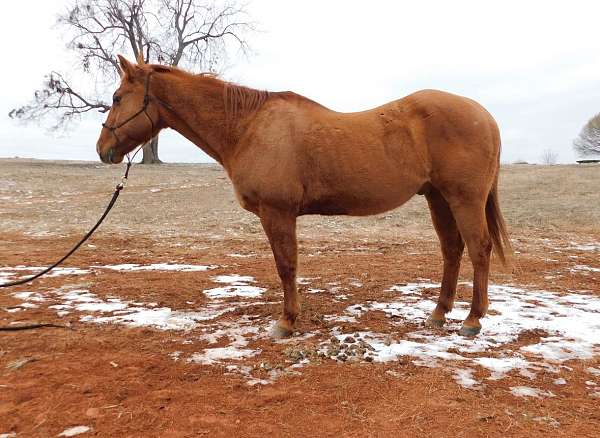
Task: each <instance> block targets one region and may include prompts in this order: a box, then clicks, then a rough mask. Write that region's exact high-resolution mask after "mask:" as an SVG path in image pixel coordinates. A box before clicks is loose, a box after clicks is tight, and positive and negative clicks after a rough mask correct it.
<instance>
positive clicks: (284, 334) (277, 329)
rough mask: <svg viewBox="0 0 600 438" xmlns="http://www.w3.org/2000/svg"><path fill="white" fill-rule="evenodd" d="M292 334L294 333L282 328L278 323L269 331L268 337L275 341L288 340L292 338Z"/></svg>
mask: <svg viewBox="0 0 600 438" xmlns="http://www.w3.org/2000/svg"><path fill="white" fill-rule="evenodd" d="M292 333H294V332H293V331H292V330H290V329H288V328H286V327H282V326H281V325H279V323H276V324H274V325H273V327H271V330H269V335H271V337H272V338H275V339H284V338H289V337H290V336H292Z"/></svg>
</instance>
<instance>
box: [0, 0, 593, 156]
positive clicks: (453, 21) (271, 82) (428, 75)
mask: <svg viewBox="0 0 600 438" xmlns="http://www.w3.org/2000/svg"><path fill="white" fill-rule="evenodd" d="M69 3H70V1H64V0H55V1H50V0H46V1H44V0H33V1H15V2H2V4H1V6H0V11H1V12H2V16H3V17H5V19H4V20H3V25H2V26H1V27H0V38H1V40H2V42H3V43H2V52H3V55H4V56H3V57H4V60H5V61H4V64H3V66H2V68H1V69H0V79H1V80H0V85H1V87H0V96H1V97H2V98H1V99H0V156H1V157H12V156H20V157H34V158H52V159H86V160H97V156H96V153H95V142H96V139H97V136H98V133H99V129H100V122H101V118H99V117H98V116H94V117H89V118H87V119H85V120H83V121H82V122H81V123H80V124H79V125H78V126H77V127H76V128H75V129H73V130H71V131H70V132H68V133H67V135H66V136H63V137H61V138H57V137H56V136H55V135H50V134H48V133H47V132H46V131H45V130H44V128H42V127H38V126H35V125H28V126H26V127H24V126H22V125H19V124H17V123H15V122H14V121H12V120H11V119H9V118H8V116H7V113H8V112H9V111H10V109H11V108H14V107H15V106H18V105H19V104H23V103H26V102H27V101H28V100H29V98H30V97H31V95H32V92H33V90H34V89H35V88H36V87H39V85H40V84H41V81H42V79H43V76H44V74H45V73H47V72H48V71H50V70H57V71H65V70H66V71H71V70H73V59H72V58H69V56H68V54H67V53H66V52H65V41H64V39H63V38H62V37H61V34H60V30H59V29H56V28H55V27H54V23H55V20H56V14H57V13H59V12H61V11H63V10H64V8H65V6H66V5H67V4H69ZM248 10H249V12H250V14H251V16H252V18H253V19H254V20H255V21H256V22H258V23H259V27H260V29H261V30H262V32H260V33H258V34H255V35H254V36H253V37H252V38H251V40H250V43H251V46H252V48H253V49H254V52H255V54H254V55H253V56H251V57H250V58H248V59H239V60H238V62H237V64H236V65H235V66H234V67H232V68H230V69H229V70H228V71H227V72H226V75H225V78H226V79H230V80H234V81H236V82H238V83H241V84H244V85H248V86H252V87H256V88H263V89H268V90H273V91H276V90H293V91H296V92H297V93H300V94H303V95H305V96H307V97H310V98H312V99H314V100H316V101H318V102H320V103H322V104H324V105H326V106H328V107H330V108H332V109H335V110H337V111H358V110H363V109H367V108H371V107H374V106H377V105H380V104H382V103H384V102H387V101H390V100H393V99H397V98H399V97H402V96H405V95H407V94H410V93H412V92H414V91H416V90H419V89H422V88H436V89H441V90H446V91H450V92H453V93H457V94H461V95H464V96H468V97H471V98H473V99H475V100H477V101H479V102H480V103H481V104H483V105H484V106H485V107H486V108H487V109H488V110H489V111H490V112H491V113H492V114H493V115H494V117H495V118H496V120H497V122H498V124H499V126H500V130H501V132H502V139H503V156H502V161H504V162H513V161H515V160H527V161H530V162H536V161H539V160H540V156H541V154H542V151H543V150H545V149H551V150H553V151H555V152H556V153H558V154H559V160H560V161H561V162H572V161H573V160H574V159H575V155H574V153H573V151H572V148H571V143H572V140H573V139H574V138H575V137H576V136H577V134H578V133H579V131H580V129H581V127H582V125H583V124H584V123H585V122H586V121H587V120H588V119H589V118H590V117H592V116H593V115H594V114H596V113H598V112H600V34H599V32H598V29H599V26H598V17H600V2H598V1H569V2H566V1H526V2H525V1H523V0H521V1H512V0H503V1H495V2H492V1H474V0H473V1H457V0H453V1H418V2H408V1H406V2H404V1H377V0H370V1H364V0H363V1H353V0H335V1H332V0H328V1H324V0H319V1H314V0H303V1H285V0H253V2H252V3H250V4H249V7H248ZM115 87H116V84H115ZM159 150H160V153H161V158H162V159H163V160H165V161H170V162H175V161H177V162H195V161H210V159H209V158H208V157H207V156H206V155H205V154H204V153H202V152H201V151H200V150H198V149H197V148H196V147H195V146H194V145H193V144H191V143H189V142H187V141H186V140H185V139H183V138H182V137H181V136H179V135H178V134H177V133H174V132H172V131H171V132H168V133H166V134H165V135H163V136H162V137H161V143H160V149H159Z"/></svg>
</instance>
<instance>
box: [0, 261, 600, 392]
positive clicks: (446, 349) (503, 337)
mask: <svg viewBox="0 0 600 438" xmlns="http://www.w3.org/2000/svg"><path fill="white" fill-rule="evenodd" d="M96 268H98V267H92V269H96ZM100 268H103V269H104V268H105V269H116V270H123V271H132V270H139V271H145V270H164V271H184V272H189V271H208V270H210V269H213V268H215V266H212V265H208V266H205V265H182V264H168V263H157V264H151V265H138V264H126V265H109V266H103V267H100ZM28 269H36V268H26V267H23V266H18V267H14V268H6V267H5V268H0V273H2V274H6V275H4V276H14V275H17V273H19V272H22V271H26V270H28ZM67 269H68V270H70V271H69V272H70V273H77V274H80V273H82V272H90V271H89V269H79V268H65V271H62V272H67ZM59 272H61V271H59ZM59 275H60V274H59ZM62 275H66V274H62ZM211 280H212V281H213V282H214V283H215V286H216V287H214V288H209V289H206V290H204V291H203V294H204V295H205V296H206V297H208V298H209V301H208V302H206V303H204V304H202V305H196V306H194V301H188V302H187V303H188V305H189V307H190V308H186V309H179V310H174V309H171V308H169V307H158V305H157V304H156V303H141V302H135V301H127V300H124V299H121V298H119V297H116V296H108V297H100V296H98V295H96V294H94V293H92V292H90V290H89V289H87V287H83V286H77V285H71V286H64V287H62V288H58V289H52V290H45V291H40V290H37V289H31V290H29V291H24V292H18V293H14V294H13V297H15V298H17V299H19V300H21V301H22V303H20V304H18V305H16V306H13V307H11V308H8V309H5V310H6V311H8V312H16V311H24V310H26V309H27V308H34V307H39V306H48V308H50V309H52V310H55V311H56V312H57V315H58V316H65V315H67V314H69V313H71V312H75V311H77V312H80V313H83V315H81V314H78V316H79V318H80V320H81V321H82V322H88V323H98V324H108V323H111V324H123V325H127V326H131V327H144V326H148V327H154V328H157V329H161V330H179V331H189V330H192V329H196V330H195V331H194V332H192V333H191V334H190V335H189V336H191V337H190V338H189V339H188V341H189V342H190V343H198V344H199V346H200V347H201V349H200V350H199V351H197V352H196V353H193V354H191V355H190V354H188V356H187V357H185V358H184V357H182V356H181V353H178V354H177V355H176V356H174V357H173V358H174V360H176V359H180V358H181V359H185V360H187V361H189V362H194V363H199V364H204V365H213V364H218V363H224V364H230V363H231V362H232V361H233V362H236V361H240V360H241V359H245V358H252V357H259V356H260V354H261V350H260V349H257V348H252V346H251V345H252V344H251V343H252V342H253V341H257V340H260V339H263V338H265V337H266V336H267V332H268V326H269V325H270V322H269V321H268V320H266V319H265V318H264V317H262V318H261V317H258V316H256V317H253V318H251V317H250V316H243V317H235V319H233V320H231V319H229V318H228V319H227V321H218V322H217V321H216V320H217V318H219V317H220V316H222V315H225V314H227V313H231V312H234V311H235V310H237V309H240V308H243V307H247V306H258V305H265V304H267V303H264V302H259V301H257V300H256V299H257V298H259V297H261V296H262V294H263V293H264V292H265V291H266V289H265V288H263V287H260V286H258V285H256V280H255V279H254V278H253V277H251V276H247V275H238V274H235V273H231V274H228V275H217V276H214V277H211ZM316 280H318V279H316V278H300V279H299V281H298V282H299V283H300V284H302V285H307V284H310V287H308V286H306V287H305V288H304V289H308V292H309V293H319V294H321V293H326V292H327V293H330V294H331V298H332V300H335V297H336V296H337V297H338V298H340V299H341V297H342V295H339V294H338V295H336V294H337V293H338V292H339V291H340V290H347V288H345V287H344V286H342V282H341V281H336V282H330V283H326V284H315V285H314V286H313V284H312V283H313V282H315V283H316ZM349 282H350V283H349V284H351V283H353V284H352V287H355V288H357V287H361V285H360V283H359V282H358V281H357V280H356V279H349ZM461 284H462V285H468V286H469V287H470V284H469V283H461ZM439 286H440V285H439V284H437V283H431V282H430V281H428V280H422V281H418V282H414V283H408V284H403V285H393V286H391V287H390V288H388V289H386V291H387V292H391V293H394V294H395V297H394V298H393V299H391V300H389V301H368V302H366V303H357V304H352V305H349V306H346V308H345V310H344V311H343V312H340V313H337V314H336V313H333V314H327V315H324V316H323V320H324V321H326V322H329V323H332V324H336V326H334V327H333V328H332V329H331V330H330V335H328V336H331V339H329V340H328V341H321V343H320V344H319V346H318V353H319V354H320V355H321V356H326V357H330V358H331V359H334V360H336V361H338V362H343V361H369V362H388V361H395V360H398V359H399V358H400V357H407V358H410V360H412V362H413V363H414V364H416V365H418V366H427V367H443V368H446V369H448V370H449V372H450V373H451V374H452V376H453V377H454V379H455V380H456V381H457V383H458V384H459V385H461V386H464V387H466V388H470V389H474V390H478V389H481V388H482V387H483V386H485V384H486V381H496V380H500V379H503V378H505V377H506V376H508V375H509V374H511V375H514V374H518V375H520V376H523V377H525V378H527V379H530V380H531V382H532V384H533V383H534V382H535V379H536V376H537V374H539V373H554V374H556V378H555V379H554V383H555V384H556V385H565V384H568V380H569V379H568V370H569V369H568V367H566V366H564V365H563V363H564V362H565V361H567V360H572V359H581V360H588V359H593V358H595V357H597V356H598V355H600V318H598V315H599V314H600V298H599V297H596V296H593V295H589V294H585V293H574V292H569V293H566V294H565V293H563V294H558V293H555V292H550V291H544V290H526V289H524V288H521V287H516V286H511V285H490V287H489V297H490V307H489V310H490V311H489V314H488V316H486V318H485V319H483V320H482V323H483V330H482V332H481V334H480V335H479V336H478V337H476V338H474V339H470V338H465V337H462V336H460V335H458V333H457V331H458V328H459V327H460V324H461V322H462V320H463V319H464V318H465V317H466V315H467V313H468V311H469V307H470V303H467V302H464V301H458V302H456V304H455V309H454V310H453V311H452V312H451V313H450V314H449V315H448V322H447V324H446V328H445V329H443V330H433V329H428V328H425V327H424V322H425V320H426V318H427V317H428V315H429V314H430V313H431V311H432V310H433V308H434V307H435V302H434V301H433V299H431V298H429V297H428V295H431V293H429V292H428V291H429V290H431V289H437V288H439ZM434 295H437V294H434ZM343 297H344V298H345V299H348V295H343ZM234 298H235V299H234ZM270 304H272V303H270ZM368 312H383V313H384V314H385V315H386V316H387V317H388V318H389V329H386V330H384V331H383V332H376V331H369V330H365V329H364V325H361V318H362V317H363V316H364V315H365V314H367V313H368ZM337 324H343V326H344V331H342V330H341V329H340V328H339V326H337ZM352 326H356V330H354V331H353V330H352ZM361 328H362V330H361ZM398 328H401V329H402V330H400V331H398V330H397V329H398ZM407 328H408V329H409V330H408V331H407V330H406V329H407ZM198 329H199V330H200V331H201V333H200V334H198V333H197V330H198ZM305 335H306V336H304V337H296V338H292V340H293V341H294V342H295V343H296V344H301V343H302V342H304V341H307V340H308V339H309V338H311V337H313V336H315V335H318V333H317V332H309V333H306V334H305ZM321 335H322V334H321ZM321 338H322V336H321ZM316 339H318V337H317V338H316ZM517 340H519V344H518V345H517V346H515V344H514V342H515V341H517ZM307 342H313V341H307ZM312 345H313V348H314V342H313V344H312ZM180 356H181V357H180ZM305 359H306V358H305V357H303V360H305ZM229 371H230V372H236V373H238V374H240V375H242V376H244V377H245V378H247V379H250V380H249V382H250V381H251V382H252V384H259V383H260V384H265V383H269V382H271V381H272V380H273V379H274V378H276V376H277V375H278V373H276V372H274V373H269V374H268V375H269V376H270V377H269V379H266V380H265V379H256V378H255V377H253V372H252V369H248V368H247V367H246V365H239V366H237V367H234V368H232V369H231V370H229ZM280 371H281V370H280ZM284 371H285V370H284ZM284 371H282V372H284ZM288 371H289V370H288ZM586 372H588V373H589V374H590V376H591V379H595V378H597V377H598V376H600V369H598V368H593V367H588V368H587V369H586ZM565 373H567V374H565ZM263 375H264V373H263ZM564 377H567V379H564ZM590 381H593V380H590ZM589 388H590V396H594V394H596V393H598V389H599V388H598V385H596V384H594V385H589ZM510 390H511V392H512V394H514V395H515V396H522V397H548V396H550V395H549V394H550V393H548V392H544V391H541V390H537V389H536V388H533V387H531V388H530V387H528V386H523V387H513V388H511V389H510Z"/></svg>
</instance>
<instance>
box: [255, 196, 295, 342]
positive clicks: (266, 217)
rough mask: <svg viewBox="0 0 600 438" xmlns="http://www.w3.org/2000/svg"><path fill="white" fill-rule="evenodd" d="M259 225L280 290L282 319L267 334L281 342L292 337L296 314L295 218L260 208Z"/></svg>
mask: <svg viewBox="0 0 600 438" xmlns="http://www.w3.org/2000/svg"><path fill="white" fill-rule="evenodd" d="M259 216H260V221H261V223H262V226H263V228H264V230H265V233H266V234H267V237H268V238H269V243H270V244H271V250H272V251H273V256H274V257H275V264H276V265H277V272H278V273H279V278H281V284H282V286H283V315H282V316H281V318H280V319H279V321H277V324H275V326H274V327H273V329H272V331H271V334H272V335H273V336H274V337H277V338H281V337H286V336H289V335H291V334H292V332H293V331H294V326H295V324H296V318H297V317H298V313H299V312H300V300H299V298H298V291H297V289H296V267H297V264H298V246H297V243H296V215H295V214H292V213H289V212H286V211H282V210H280V209H276V208H271V207H263V206H261V208H260V212H259Z"/></svg>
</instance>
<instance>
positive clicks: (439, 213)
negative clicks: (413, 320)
mask: <svg viewBox="0 0 600 438" xmlns="http://www.w3.org/2000/svg"><path fill="white" fill-rule="evenodd" d="M425 197H426V198H427V203H428V204H429V210H430V212H431V220H432V221H433V226H434V228H435V231H436V232H437V235H438V237H439V239H440V244H441V247H442V256H443V257H444V273H443V276H442V286H441V290H440V297H439V299H438V303H437V306H436V307H435V310H434V311H433V313H432V314H431V315H430V316H429V318H428V319H427V322H426V324H427V325H429V326H431V327H441V326H443V325H444V323H445V322H446V313H448V312H450V311H451V310H452V306H453V305H454V297H455V295H456V284H457V282H458V273H459V270H460V259H461V258H462V254H463V250H464V247H465V245H464V242H463V239H462V237H461V235H460V232H459V231H458V227H457V225H456V221H455V220H454V216H453V215H452V211H451V210H450V207H449V205H448V203H447V202H446V200H445V199H444V198H443V196H442V195H441V193H440V192H439V191H438V190H437V189H435V188H431V189H430V190H429V191H428V192H427V193H426V194H425Z"/></svg>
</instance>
